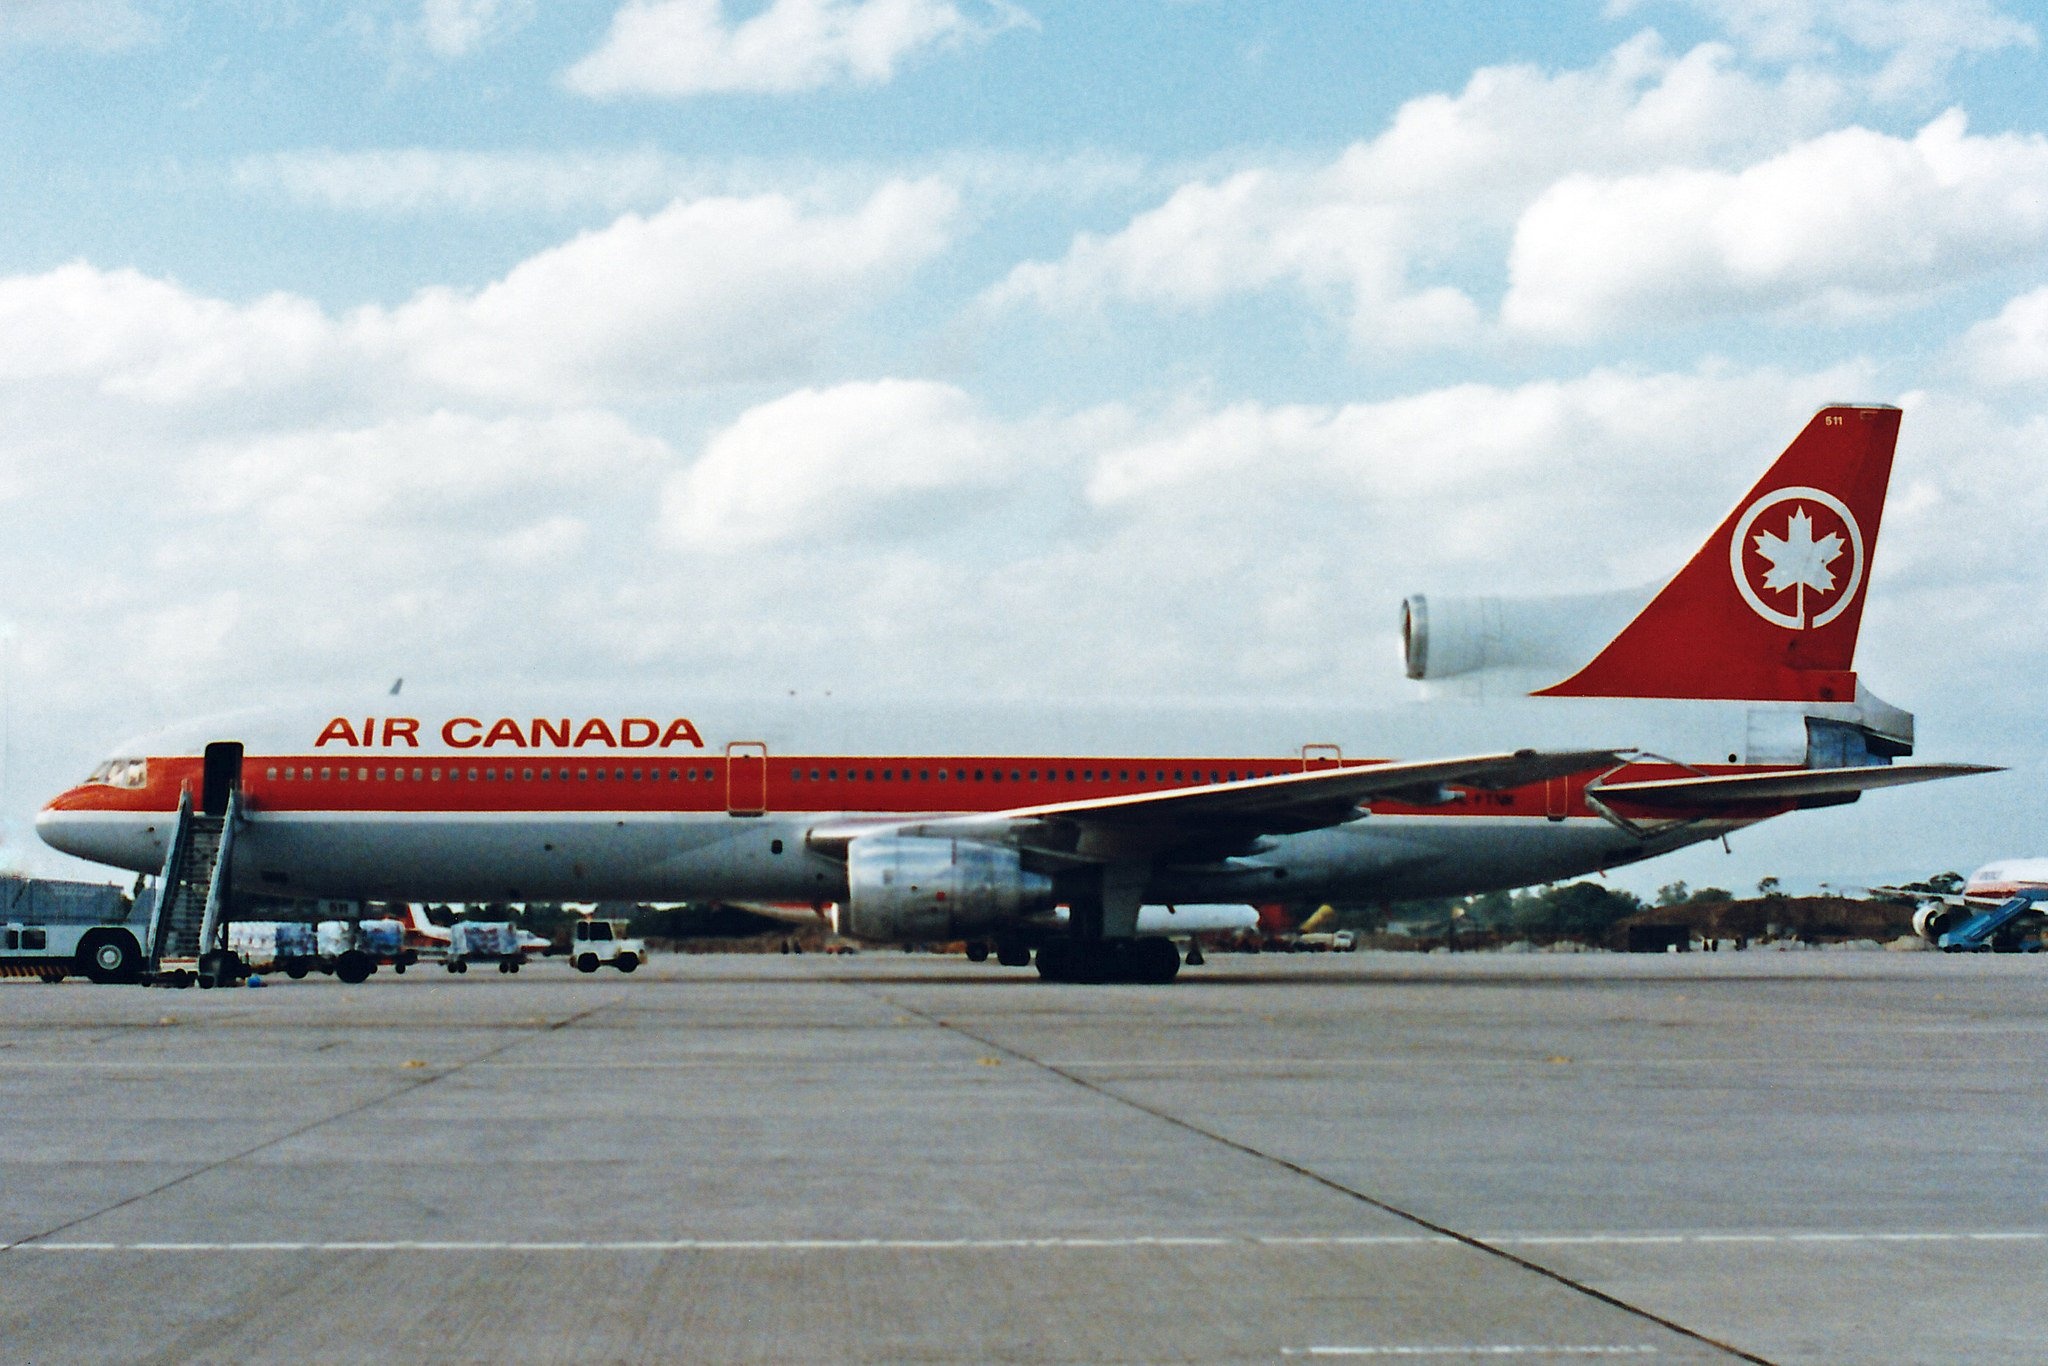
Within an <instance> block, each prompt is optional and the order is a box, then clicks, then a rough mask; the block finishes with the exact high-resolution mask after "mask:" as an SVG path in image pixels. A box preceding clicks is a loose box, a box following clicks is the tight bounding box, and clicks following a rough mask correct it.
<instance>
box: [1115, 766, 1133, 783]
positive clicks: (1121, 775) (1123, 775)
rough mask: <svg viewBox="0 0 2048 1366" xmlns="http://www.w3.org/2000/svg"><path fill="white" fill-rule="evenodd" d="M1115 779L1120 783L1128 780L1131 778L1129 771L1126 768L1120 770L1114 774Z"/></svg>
mask: <svg viewBox="0 0 2048 1366" xmlns="http://www.w3.org/2000/svg"><path fill="white" fill-rule="evenodd" d="M1116 780H1117V781H1118V782H1120V783H1127V782H1129V781H1130V780H1131V771H1130V770H1129V769H1127V768H1126V769H1123V770H1120V771H1119V772H1118V773H1117V775H1116Z"/></svg>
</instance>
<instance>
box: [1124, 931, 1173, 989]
mask: <svg viewBox="0 0 2048 1366" xmlns="http://www.w3.org/2000/svg"><path fill="white" fill-rule="evenodd" d="M1130 966H1131V972H1130V975H1129V979H1128V980H1130V981H1133V982H1151V983H1154V984H1164V983H1167V982H1171V981H1172V980H1173V979H1174V978H1175V977H1178V976H1179V975H1180V950H1178V949H1176V948H1174V946H1173V941H1172V940H1171V939H1164V938H1146V939H1140V940H1139V941H1138V942H1137V943H1135V944H1133V945H1132V946H1131V952H1130Z"/></svg>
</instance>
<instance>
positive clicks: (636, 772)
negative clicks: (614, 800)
mask: <svg viewBox="0 0 2048 1366" xmlns="http://www.w3.org/2000/svg"><path fill="white" fill-rule="evenodd" d="M633 781H634V782H636V783H637V782H639V781H640V770H639V769H637V768H636V769H634V770H633Z"/></svg>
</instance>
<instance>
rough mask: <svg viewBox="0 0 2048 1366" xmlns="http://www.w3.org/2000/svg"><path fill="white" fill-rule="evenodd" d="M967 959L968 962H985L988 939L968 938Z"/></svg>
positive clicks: (986, 959)
mask: <svg viewBox="0 0 2048 1366" xmlns="http://www.w3.org/2000/svg"><path fill="white" fill-rule="evenodd" d="M967 961H968V962H970V963H986V962H987V961H988V941H987V940H983V939H970V940H968V941H967Z"/></svg>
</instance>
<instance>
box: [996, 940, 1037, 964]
mask: <svg viewBox="0 0 2048 1366" xmlns="http://www.w3.org/2000/svg"><path fill="white" fill-rule="evenodd" d="M996 961H997V962H998V963H1001V964H1002V965H1003V966H1004V967H1006V968H1028V967H1030V966H1031V946H1030V945H1029V944H1026V943H1023V942H1022V941H1020V940H1015V939H998V940H997V941H996Z"/></svg>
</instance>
